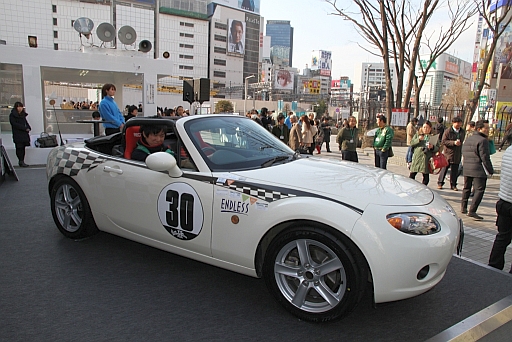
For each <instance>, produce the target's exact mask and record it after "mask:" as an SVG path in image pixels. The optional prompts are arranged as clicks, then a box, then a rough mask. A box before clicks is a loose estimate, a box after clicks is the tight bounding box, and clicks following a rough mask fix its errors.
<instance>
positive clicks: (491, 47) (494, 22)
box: [465, 0, 512, 124]
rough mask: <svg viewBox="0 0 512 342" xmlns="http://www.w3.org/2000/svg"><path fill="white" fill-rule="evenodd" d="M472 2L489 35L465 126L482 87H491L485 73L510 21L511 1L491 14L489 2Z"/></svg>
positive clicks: (478, 0) (476, 106) (483, 0)
mask: <svg viewBox="0 0 512 342" xmlns="http://www.w3.org/2000/svg"><path fill="white" fill-rule="evenodd" d="M474 1H475V3H476V4H477V5H478V12H479V14H480V17H481V18H482V19H483V21H484V23H485V25H486V26H487V28H488V29H489V33H488V35H487V37H488V38H487V41H486V43H487V46H485V47H481V48H484V50H485V56H484V57H483V60H482V63H481V64H480V65H479V67H478V78H477V81H476V86H475V89H474V96H473V98H472V99H471V102H470V109H469V111H470V115H467V116H466V120H465V124H467V122H469V120H470V119H471V117H472V116H473V115H474V113H475V111H476V109H477V108H478V101H479V100H480V95H481V94H482V90H483V88H484V86H488V87H489V88H490V87H491V85H490V84H486V83H485V79H486V71H487V69H488V68H489V65H490V63H491V61H492V59H493V57H494V55H495V52H496V47H497V44H498V42H499V41H500V37H501V36H502V35H503V32H505V30H506V29H507V26H508V25H510V22H511V20H512V1H506V2H503V5H502V6H501V7H500V8H499V9H496V10H495V11H493V12H491V11H490V6H489V1H487V0H474ZM495 4H496V2H495ZM498 67H500V68H501V66H500V65H498ZM491 78H492V75H491Z"/></svg>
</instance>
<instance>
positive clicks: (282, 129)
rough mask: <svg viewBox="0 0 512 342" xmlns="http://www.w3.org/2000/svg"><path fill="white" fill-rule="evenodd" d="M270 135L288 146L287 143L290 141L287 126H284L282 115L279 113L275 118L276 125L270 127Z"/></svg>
mask: <svg viewBox="0 0 512 342" xmlns="http://www.w3.org/2000/svg"><path fill="white" fill-rule="evenodd" d="M272 134H274V135H275V136H276V137H277V138H278V139H279V140H281V141H282V142H284V143H285V144H287V145H288V141H289V140H290V130H289V129H288V126H286V125H285V124H284V115H283V113H279V115H278V116H277V125H275V126H274V127H272Z"/></svg>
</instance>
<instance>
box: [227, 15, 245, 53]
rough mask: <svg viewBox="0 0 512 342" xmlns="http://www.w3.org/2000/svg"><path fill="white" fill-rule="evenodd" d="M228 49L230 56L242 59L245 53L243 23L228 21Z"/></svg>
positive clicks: (233, 20)
mask: <svg viewBox="0 0 512 342" xmlns="http://www.w3.org/2000/svg"><path fill="white" fill-rule="evenodd" d="M228 28H229V34H228V47H227V54H228V55H230V56H236V57H243V56H244V53H245V22H244V21H240V20H235V19H228Z"/></svg>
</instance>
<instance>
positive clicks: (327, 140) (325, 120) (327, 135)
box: [320, 117, 331, 153]
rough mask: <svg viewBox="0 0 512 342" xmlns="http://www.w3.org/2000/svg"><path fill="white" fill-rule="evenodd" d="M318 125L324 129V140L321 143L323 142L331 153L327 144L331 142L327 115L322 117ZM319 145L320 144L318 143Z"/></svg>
mask: <svg viewBox="0 0 512 342" xmlns="http://www.w3.org/2000/svg"><path fill="white" fill-rule="evenodd" d="M320 127H321V129H322V130H323V131H324V141H323V142H322V145H323V143H325V148H326V150H327V152H329V153H331V148H330V146H329V143H330V142H331V126H330V125H329V118H328V117H324V118H323V122H322V124H321V125H320ZM320 147H322V146H321V145H320Z"/></svg>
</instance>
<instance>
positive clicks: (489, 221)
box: [313, 136, 512, 272]
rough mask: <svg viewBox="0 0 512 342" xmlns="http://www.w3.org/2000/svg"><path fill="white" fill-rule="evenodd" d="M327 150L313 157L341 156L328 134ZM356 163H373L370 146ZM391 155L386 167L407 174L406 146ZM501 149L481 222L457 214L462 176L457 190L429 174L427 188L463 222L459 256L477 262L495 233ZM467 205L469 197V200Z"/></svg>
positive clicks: (509, 257) (511, 254)
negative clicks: (440, 183) (438, 194)
mask: <svg viewBox="0 0 512 342" xmlns="http://www.w3.org/2000/svg"><path fill="white" fill-rule="evenodd" d="M330 146H331V151H332V153H327V152H326V151H325V144H324V145H323V146H322V153H321V154H320V155H318V154H316V152H315V154H314V155H313V156H314V157H319V158H334V159H337V160H339V159H341V153H340V152H339V150H338V144H337V143H336V136H331V144H330ZM357 152H358V157H359V163H361V164H365V165H374V157H373V149H371V148H365V149H358V151H357ZM393 152H394V154H395V156H394V157H392V158H389V161H388V170H389V171H392V172H394V173H397V174H401V175H404V176H406V177H408V176H409V170H408V169H407V166H406V163H405V154H406V152H407V147H406V146H403V147H402V146H396V147H395V146H393ZM502 156H503V152H497V153H495V154H494V155H492V156H491V160H492V163H493V166H494V168H495V169H496V170H497V171H496V175H494V176H493V178H491V179H489V180H488V181H487V188H486V190H485V194H484V198H483V200H482V202H481V203H480V206H479V207H478V214H479V215H480V216H482V217H483V218H484V220H482V221H474V220H473V219H471V218H470V217H468V216H466V215H463V214H461V213H460V201H461V196H462V191H461V190H462V185H463V180H464V179H463V177H462V176H461V177H459V179H458V184H459V187H458V188H459V191H452V190H451V189H450V188H449V187H447V186H446V185H445V187H444V189H442V190H438V189H437V175H431V176H430V183H429V185H428V187H429V188H430V189H432V190H433V191H437V192H438V193H440V194H441V195H442V196H443V198H444V199H445V200H446V201H448V203H449V204H450V205H451V206H452V207H453V209H454V210H455V212H456V213H457V215H458V216H459V217H460V218H462V220H463V221H464V229H465V237H464V247H463V249H462V256H463V257H464V258H467V259H470V260H473V261H476V262H478V263H481V264H484V265H487V262H488V260H489V254H490V252H491V248H492V244H493V242H494V237H495V236H496V233H497V229H496V207H495V205H496V202H497V201H498V190H499V185H500V181H499V173H498V170H500V169H501V158H502ZM416 179H417V180H419V181H421V175H418V176H417V177H416ZM469 204H470V205H471V199H470V203H469ZM505 261H506V263H505V268H504V270H505V271H506V272H508V271H509V270H510V267H511V262H512V246H509V247H508V249H507V253H506V255H505Z"/></svg>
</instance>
